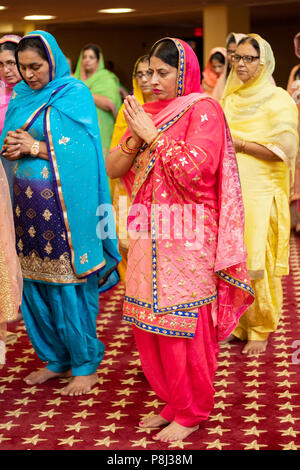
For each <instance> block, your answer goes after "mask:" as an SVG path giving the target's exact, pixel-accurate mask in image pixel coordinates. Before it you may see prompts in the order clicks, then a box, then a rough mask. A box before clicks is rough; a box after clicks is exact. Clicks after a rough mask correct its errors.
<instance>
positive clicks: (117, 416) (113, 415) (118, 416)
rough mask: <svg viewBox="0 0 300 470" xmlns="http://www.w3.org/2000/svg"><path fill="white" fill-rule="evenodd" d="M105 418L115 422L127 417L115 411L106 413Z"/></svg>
mask: <svg viewBox="0 0 300 470" xmlns="http://www.w3.org/2000/svg"><path fill="white" fill-rule="evenodd" d="M106 415H107V418H106V419H116V420H117V421H120V419H121V418H123V416H129V415H127V414H124V413H121V410H118V411H116V412H115V413H106Z"/></svg>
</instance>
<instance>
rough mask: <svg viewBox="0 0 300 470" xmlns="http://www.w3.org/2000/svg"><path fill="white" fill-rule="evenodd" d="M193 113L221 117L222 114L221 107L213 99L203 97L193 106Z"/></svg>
mask: <svg viewBox="0 0 300 470" xmlns="http://www.w3.org/2000/svg"><path fill="white" fill-rule="evenodd" d="M193 108H194V111H195V112H196V113H201V114H203V113H204V114H213V115H216V114H217V115H218V116H219V117H223V115H224V113H223V110H222V107H221V105H220V104H219V103H218V101H216V100H215V99H214V98H211V97H209V96H207V97H206V96H205V97H203V98H201V99H199V101H197V102H196V103H195V104H194V105H193Z"/></svg>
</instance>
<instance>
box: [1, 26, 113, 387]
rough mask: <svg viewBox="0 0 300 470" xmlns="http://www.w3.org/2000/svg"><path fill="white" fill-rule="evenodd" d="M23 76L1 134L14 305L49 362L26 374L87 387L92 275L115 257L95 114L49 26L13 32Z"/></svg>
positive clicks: (96, 357) (96, 345)
mask: <svg viewBox="0 0 300 470" xmlns="http://www.w3.org/2000/svg"><path fill="white" fill-rule="evenodd" d="M17 64H18V68H19V71H20V73H21V75H22V78H23V81H22V82H20V83H19V84H18V85H17V86H16V87H15V89H14V93H13V96H12V99H11V101H10V104H9V107H8V110H7V115H6V120H5V126H4V129H3V133H2V136H1V139H0V145H1V147H0V148H2V155H3V156H4V157H5V158H7V159H8V160H11V161H12V160H16V166H15V169H14V182H13V199H14V204H13V205H14V219H15V229H16V247H17V252H18V256H19V260H20V264H21V267H22V273H23V278H24V292H23V301H22V306H21V309H22V314H23V318H24V322H25V325H26V329H27V332H28V335H29V337H30V340H31V342H32V345H33V347H34V349H35V351H36V353H37V355H38V356H39V358H40V359H41V361H43V362H46V363H47V365H46V367H45V368H44V369H41V370H39V371H37V372H33V373H31V374H30V375H29V376H28V377H26V379H25V381H26V382H27V383H28V384H36V383H43V382H45V381H46V380H48V379H50V378H55V377H61V376H72V377H73V378H72V380H71V381H70V383H69V384H68V385H67V386H66V387H65V388H64V389H63V390H62V394H63V395H81V394H82V393H87V392H88V391H89V390H90V389H91V387H92V386H93V385H94V384H95V383H96V381H97V375H96V373H95V372H96V370H97V368H98V366H99V364H100V362H101V360H102V357H103V353H104V345H103V344H102V343H101V342H100V341H99V340H98V338H97V332H96V322H95V320H96V316H97V314H98V302H99V297H98V289H99V280H100V283H102V285H104V284H105V280H106V279H107V278H108V277H109V275H110V274H111V273H112V272H113V271H114V270H115V269H116V266H117V264H118V262H119V261H120V255H119V253H118V249H117V240H116V233H115V226H114V221H113V217H112V211H111V201H110V194H109V187H108V183H107V176H106V171H105V166H104V159H103V154H102V148H101V139H100V133H99V126H98V120H97V114H96V109H95V105H94V102H93V98H92V95H91V93H90V91H89V90H88V88H87V87H86V85H84V84H83V83H82V82H80V81H79V80H77V79H75V78H73V77H71V76H70V68H69V65H68V63H67V60H66V58H65V56H64V55H63V53H62V51H61V50H60V48H59V47H58V45H57V43H56V41H55V39H54V37H53V36H51V34H49V33H46V32H44V31H33V32H32V33H29V34H27V35H26V36H24V38H23V39H22V40H21V41H20V43H19V46H18V49H17Z"/></svg>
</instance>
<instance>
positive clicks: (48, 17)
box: [24, 15, 56, 21]
mask: <svg viewBox="0 0 300 470" xmlns="http://www.w3.org/2000/svg"><path fill="white" fill-rule="evenodd" d="M54 18H56V16H52V15H29V16H24V20H31V21H35V20H54Z"/></svg>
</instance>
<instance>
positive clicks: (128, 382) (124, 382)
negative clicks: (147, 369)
mask: <svg viewBox="0 0 300 470" xmlns="http://www.w3.org/2000/svg"><path fill="white" fill-rule="evenodd" d="M139 382H141V381H140V380H135V379H134V378H133V377H131V378H130V379H122V380H121V384H122V385H132V386H133V385H134V384H137V383H139Z"/></svg>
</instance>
